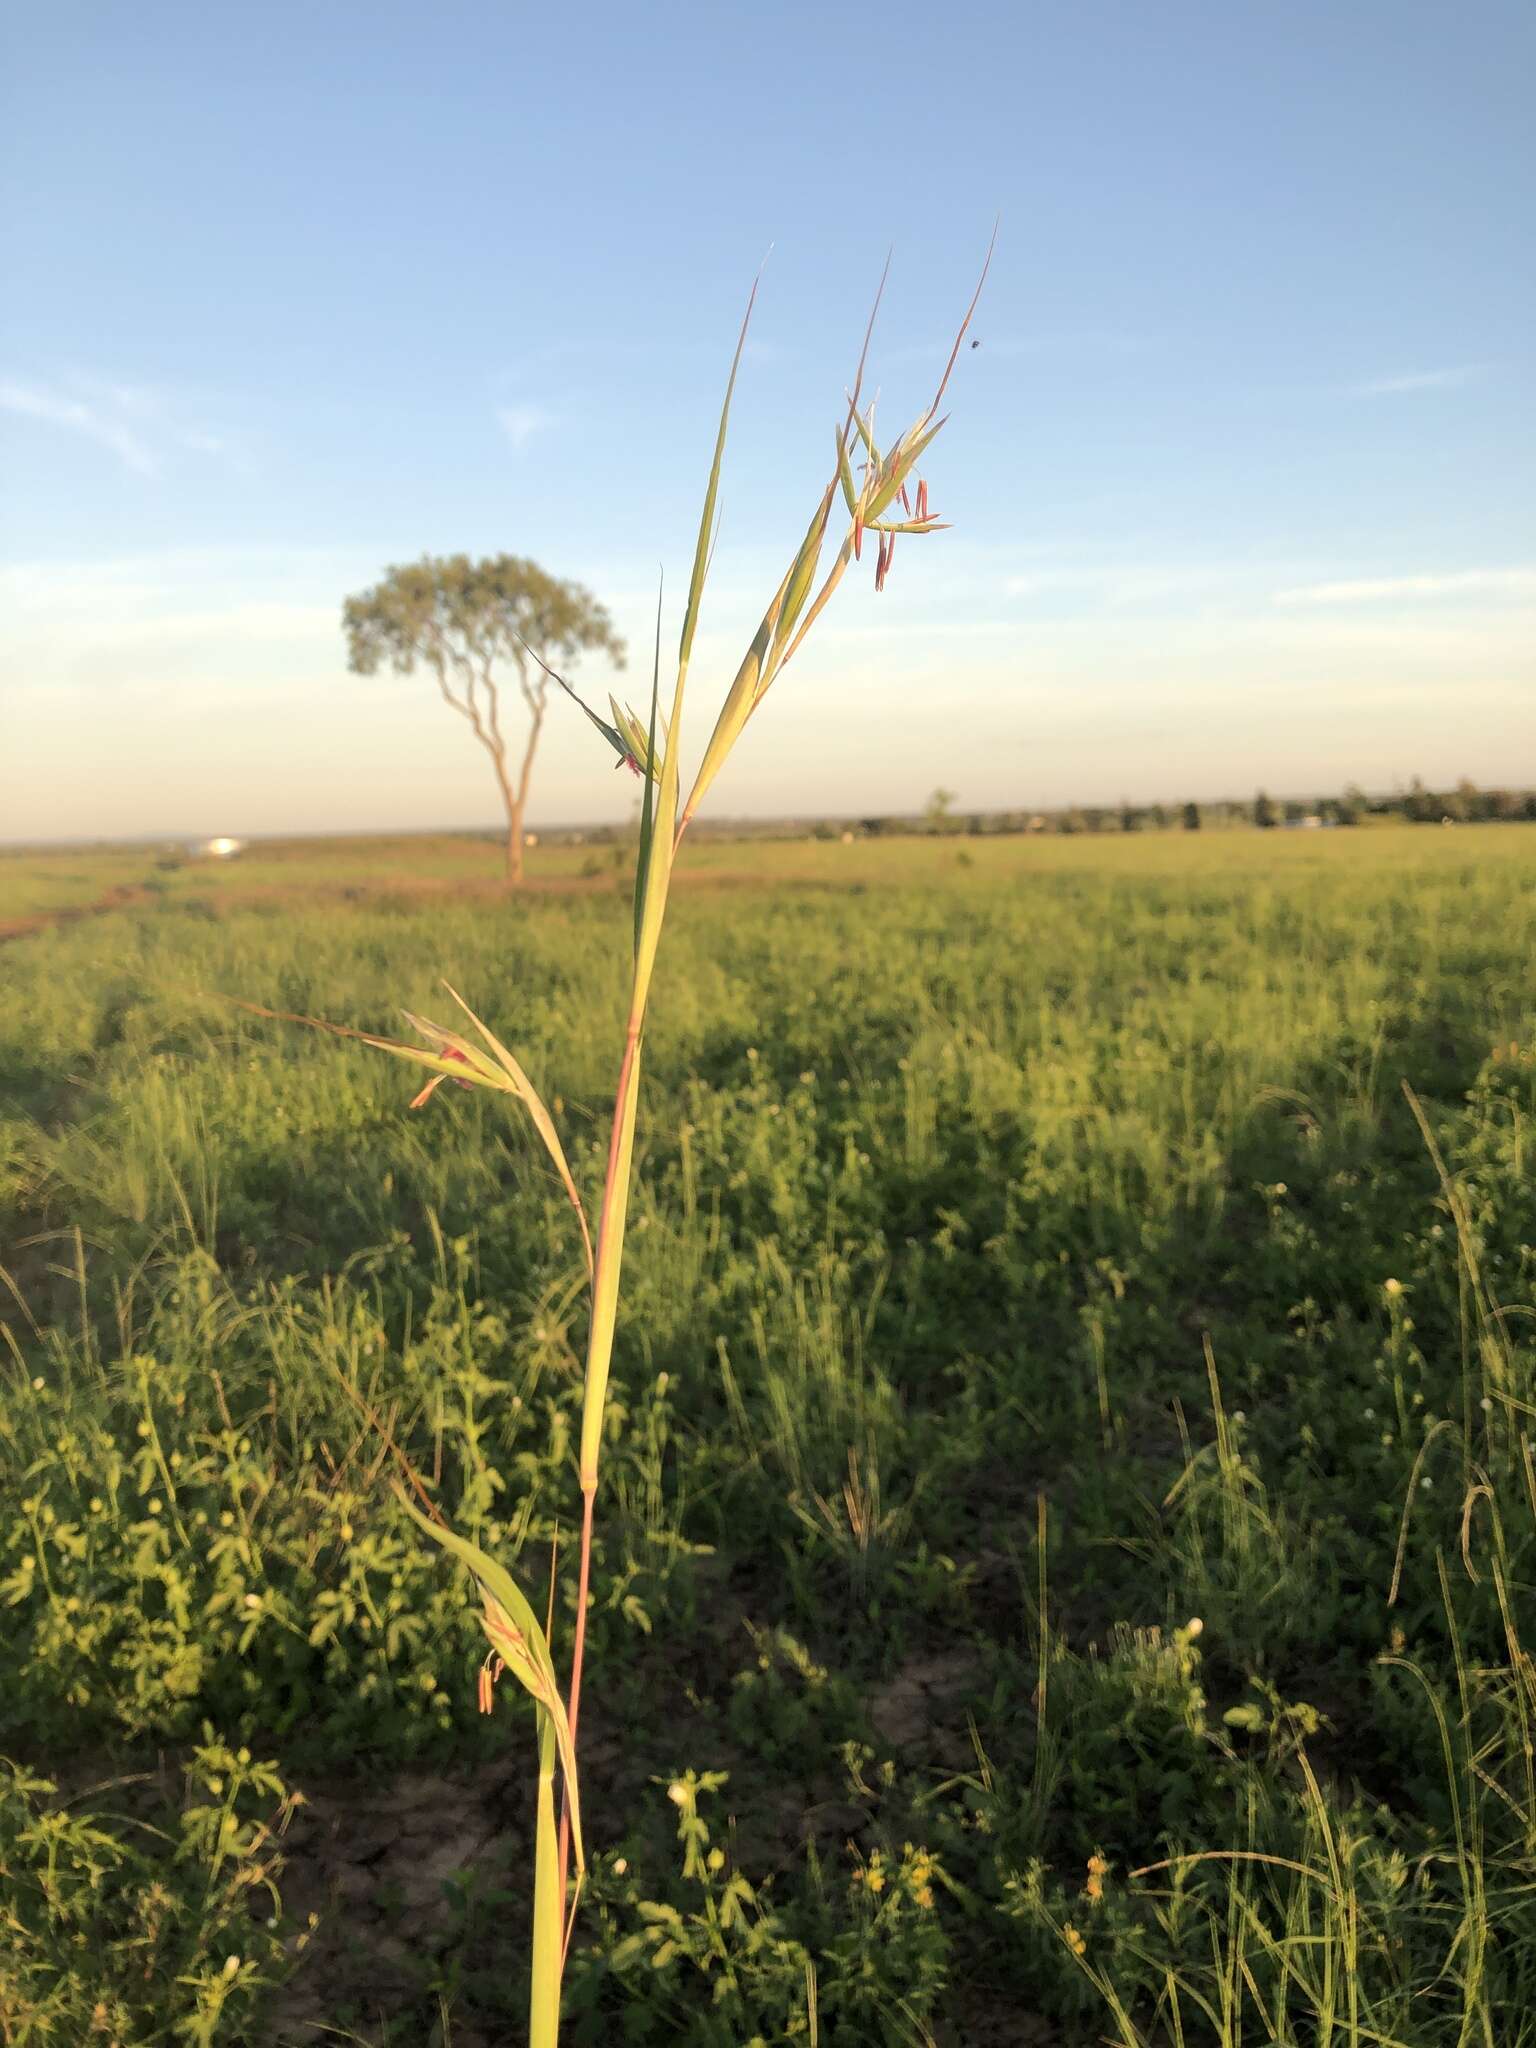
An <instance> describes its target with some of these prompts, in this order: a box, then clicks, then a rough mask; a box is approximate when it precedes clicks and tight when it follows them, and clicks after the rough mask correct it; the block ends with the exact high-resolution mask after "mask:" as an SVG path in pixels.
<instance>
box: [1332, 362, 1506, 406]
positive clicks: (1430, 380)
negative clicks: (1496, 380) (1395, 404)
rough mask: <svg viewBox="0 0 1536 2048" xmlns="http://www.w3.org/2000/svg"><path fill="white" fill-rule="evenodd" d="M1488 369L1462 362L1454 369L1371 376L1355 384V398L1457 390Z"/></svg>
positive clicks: (1483, 365) (1402, 395)
mask: <svg viewBox="0 0 1536 2048" xmlns="http://www.w3.org/2000/svg"><path fill="white" fill-rule="evenodd" d="M1486 368H1487V365H1486V364H1485V363H1461V364H1458V365H1457V366H1456V367H1455V368H1454V369H1450V370H1409V371H1407V372H1406V373H1404V374H1403V375H1401V376H1396V377H1368V378H1367V379H1366V380H1365V381H1364V382H1363V383H1360V384H1351V385H1350V387H1349V389H1350V395H1351V396H1352V397H1354V398H1400V397H1405V396H1407V395H1408V394H1409V393H1410V392H1414V391H1454V390H1456V389H1458V388H1459V387H1460V386H1461V385H1463V384H1470V383H1471V381H1472V379H1473V378H1474V377H1478V376H1481V374H1482V372H1483V371H1484V370H1485V369H1486Z"/></svg>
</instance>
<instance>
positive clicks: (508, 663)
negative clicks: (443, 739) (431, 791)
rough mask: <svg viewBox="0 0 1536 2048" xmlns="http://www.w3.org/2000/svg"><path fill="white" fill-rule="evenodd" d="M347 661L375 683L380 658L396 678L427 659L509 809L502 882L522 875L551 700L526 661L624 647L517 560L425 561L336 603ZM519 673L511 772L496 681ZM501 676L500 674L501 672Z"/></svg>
mask: <svg viewBox="0 0 1536 2048" xmlns="http://www.w3.org/2000/svg"><path fill="white" fill-rule="evenodd" d="M342 628H343V630H344V632H345V633H346V636H347V665H348V667H349V668H351V669H353V670H354V671H355V672H356V673H357V674H358V675H362V676H371V675H374V674H376V673H377V672H378V670H379V668H380V666H381V665H382V664H383V663H384V662H386V661H387V662H388V663H389V664H390V666H391V667H392V668H393V669H395V670H396V671H397V672H398V673H399V674H401V675H408V674H410V673H411V672H412V671H413V670H414V669H415V668H416V666H417V664H418V663H423V664H425V666H426V667H427V668H429V669H430V670H431V671H432V673H433V675H434V676H435V677H436V678H437V687H438V689H439V690H440V691H441V692H442V695H443V701H444V703H445V704H447V705H449V706H450V707H451V708H452V709H453V710H455V711H457V712H458V714H459V716H460V717H461V718H463V719H465V720H467V721H468V723H469V727H470V730H471V731H472V732H473V733H474V735H475V738H476V739H477V740H478V741H479V742H480V744H481V746H482V747H484V748H485V751H486V752H487V753H488V754H489V755H490V757H491V762H492V765H493V766H494V768H495V770H496V786H497V788H498V789H499V790H500V791H501V801H502V806H503V808H504V810H505V811H506V814H507V880H508V882H509V883H517V882H521V880H522V879H523V814H524V812H525V810H526V809H527V806H528V790H529V786H530V784H531V782H532V780H533V758H534V755H535V754H536V753H537V751H538V745H539V734H540V732H541V730H542V729H543V725H544V711H545V707H546V704H547V702H548V696H549V677H548V676H547V675H546V674H545V672H544V670H543V669H541V668H540V667H539V665H538V662H537V661H535V660H534V659H533V658H532V656H530V654H529V649H530V648H531V649H532V650H533V653H534V654H536V655H538V656H541V657H542V658H543V659H544V660H545V661H547V662H549V663H550V664H551V665H558V664H561V663H564V664H569V663H570V662H572V661H574V660H575V658H576V657H577V655H579V654H581V653H583V652H585V651H589V650H592V649H600V650H601V651H602V652H603V653H605V654H607V656H608V657H609V659H610V660H611V661H612V662H613V664H614V666H615V667H616V668H622V667H623V666H624V642H623V641H622V640H621V639H620V638H619V637H618V635H617V634H616V633H615V632H614V630H613V622H612V620H611V619H610V618H609V616H608V614H607V612H606V611H605V610H604V609H603V607H602V606H601V605H600V604H599V603H598V602H597V599H596V598H595V597H593V595H592V593H591V592H590V591H589V590H586V589H583V587H582V585H581V584H579V583H565V582H562V581H561V580H560V579H559V578H558V577H555V576H551V575H549V574H548V573H547V572H546V571H545V570H543V569H541V568H540V567H539V565H538V563H537V562H529V561H526V560H524V559H523V557H522V556H520V555H490V556H487V558H486V559H485V560H484V561H483V562H472V561H471V560H470V559H469V557H468V555H448V556H446V557H444V558H442V559H437V558H435V557H433V556H431V555H426V556H423V558H422V559H421V561H419V562H411V563H409V564H407V565H406V566H405V567H403V568H398V569H387V570H386V571H385V572H384V575H383V577H382V578H381V579H380V581H379V582H378V583H376V584H375V585H374V587H373V588H372V589H371V590H364V591H362V592H360V593H359V595H358V596H356V597H349V598H348V599H347V601H346V603H345V605H344V606H343V607H342ZM509 670H510V671H511V673H512V674H515V675H516V677H517V685H518V688H519V690H520V691H521V692H522V697H523V702H524V704H525V705H526V707H527V711H528V723H527V726H526V729H525V734H524V738H523V742H522V756H521V759H520V761H518V762H517V764H516V766H515V768H514V765H513V756H512V753H511V740H510V738H509V736H508V734H507V733H506V732H505V731H504V730H503V726H502V716H501V713H502V699H501V687H502V681H503V679H504V678H505V677H506V676H507V673H508V671H509ZM498 672H499V673H498Z"/></svg>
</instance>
